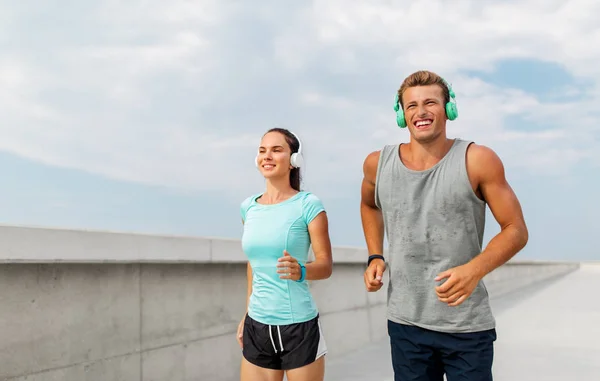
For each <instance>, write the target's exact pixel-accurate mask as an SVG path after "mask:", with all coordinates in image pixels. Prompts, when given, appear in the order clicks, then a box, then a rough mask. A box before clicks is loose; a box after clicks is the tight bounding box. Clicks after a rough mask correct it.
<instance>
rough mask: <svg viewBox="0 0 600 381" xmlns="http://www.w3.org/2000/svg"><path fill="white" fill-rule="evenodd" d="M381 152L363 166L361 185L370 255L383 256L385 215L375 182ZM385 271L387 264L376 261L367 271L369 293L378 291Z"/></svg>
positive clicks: (371, 156)
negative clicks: (379, 206) (382, 211)
mask: <svg viewBox="0 0 600 381" xmlns="http://www.w3.org/2000/svg"><path fill="white" fill-rule="evenodd" d="M379 155H380V152H379V151H376V152H372V153H370V154H369V155H368V156H367V158H366V159H365V161H364V164H363V181H362V185H361V192H360V193H361V201H360V217H361V221H362V227H363V233H364V236H365V241H366V244H367V250H368V252H369V255H373V254H380V255H383V234H384V225H383V215H382V213H381V210H380V209H379V208H378V207H377V205H376V204H375V181H376V177H377V164H378V162H379ZM384 271H385V262H384V261H383V260H381V259H375V260H373V261H372V262H371V264H370V266H369V267H368V268H367V271H365V275H364V277H365V285H366V287H367V290H368V291H377V290H379V289H380V288H381V286H382V285H383V283H382V282H381V277H382V275H383V272H384Z"/></svg>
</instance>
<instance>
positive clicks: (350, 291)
mask: <svg viewBox="0 0 600 381" xmlns="http://www.w3.org/2000/svg"><path fill="white" fill-rule="evenodd" d="M365 258H366V252H365V250H363V249H356V248H344V247H336V248H334V259H335V268H334V273H333V275H332V277H331V278H330V279H329V280H326V281H321V282H314V283H313V284H312V290H313V292H314V295H315V298H316V300H317V303H318V305H319V308H320V311H321V316H322V323H323V329H324V331H325V335H326V339H327V343H328V347H329V350H330V351H329V356H330V358H332V357H336V356H342V355H344V354H346V353H348V352H350V351H353V350H355V349H357V348H360V347H361V346H363V345H365V344H366V343H368V342H371V341H374V340H377V339H380V338H383V337H384V336H385V335H386V331H385V317H384V314H385V289H382V290H380V291H379V292H378V293H374V294H373V293H367V292H366V291H365V289H364V285H363V280H362V274H363V271H364V260H365ZM577 266H578V265H577V264H569V263H536V262H518V261H514V262H511V263H509V264H507V265H505V266H503V267H501V268H500V269H498V270H497V271H495V272H494V273H492V274H490V275H489V276H488V277H487V279H486V282H487V285H488V289H489V291H490V294H491V295H492V298H497V297H500V296H502V295H504V294H506V293H507V292H511V291H514V290H518V289H520V288H522V287H524V286H526V285H528V284H532V283H535V282H540V281H545V280H549V279H551V278H553V277H555V276H558V275H561V274H565V273H567V272H570V271H572V270H575V269H577ZM245 276H246V275H245V263H244V256H243V253H242V252H241V250H240V245H239V241H237V240H224V239H206V238H193V237H167V236H165V237H159V236H150V235H140V234H123V233H110V232H86V231H69V230H60V229H37V228H23V227H11V226H4V227H0V338H1V340H0V380H15V381H16V380H18V381H24V380H27V381H42V380H43V381H48V380H57V381H58V380H60V381H71V380H72V381H82V380H88V381H108V380H110V381H133V380H147V381H191V380H211V381H221V380H236V379H238V377H239V376H238V368H239V361H240V359H241V352H240V348H239V346H238V345H237V342H236V340H235V334H234V333H235V331H236V328H237V325H238V323H239V321H240V319H241V318H242V316H243V313H244V307H245V293H246V279H245Z"/></svg>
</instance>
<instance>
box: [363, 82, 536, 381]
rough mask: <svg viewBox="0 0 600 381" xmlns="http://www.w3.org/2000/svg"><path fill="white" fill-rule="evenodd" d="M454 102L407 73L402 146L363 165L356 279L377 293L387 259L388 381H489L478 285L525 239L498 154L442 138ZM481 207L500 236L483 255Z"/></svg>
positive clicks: (492, 333)
mask: <svg viewBox="0 0 600 381" xmlns="http://www.w3.org/2000/svg"><path fill="white" fill-rule="evenodd" d="M453 100H454V93H453V91H452V89H451V88H450V86H449V85H448V84H447V83H446V82H445V81H444V80H443V79H442V78H441V77H439V76H438V75H437V74H435V73H432V72H429V71H418V72H415V73H413V74H411V75H410V76H408V77H407V78H406V79H405V80H404V82H403V83H402V85H401V87H400V89H399V90H398V94H397V105H396V107H395V109H396V112H397V123H398V125H399V126H400V127H406V128H408V131H409V133H410V140H409V143H405V144H396V145H387V146H385V147H384V148H383V149H382V150H381V151H376V152H372V153H370V154H369V155H368V156H367V158H366V159H365V162H364V167H363V171H364V179H363V183H362V189H361V198H362V200H361V206H360V211H361V219H362V226H363V230H364V235H365V240H366V243H367V248H368V251H369V254H370V255H369V261H368V268H367V270H366V271H365V274H364V281H365V285H366V287H367V290H368V291H370V292H374V291H377V290H379V289H380V288H381V287H382V285H383V280H382V277H383V274H384V272H385V270H386V262H387V264H388V265H389V268H390V272H389V276H390V281H389V285H388V309H387V311H388V312H387V319H388V334H389V336H390V344H391V350H392V363H393V369H394V373H395V380H403V381H408V380H427V381H433V380H436V381H438V380H439V381H442V380H443V376H444V374H446V377H447V380H448V381H455V380H461V381H467V380H473V381H487V380H492V361H493V353H494V349H493V344H494V341H495V340H496V330H495V328H496V327H495V318H494V316H493V314H492V311H491V309H490V304H489V301H488V293H487V290H486V288H485V285H484V283H483V281H482V279H483V277H484V276H485V275H486V274H488V273H489V272H491V271H492V270H494V269H496V268H497V267H499V266H500V265H502V264H504V263H505V262H506V261H508V260H509V259H510V258H511V257H513V256H514V255H515V254H516V253H517V252H519V251H520V250H521V249H522V248H523V247H524V246H525V245H526V243H527V240H528V232H527V227H526V225H525V221H524V219H523V213H522V210H521V206H520V203H519V201H518V199H517V197H516V196H515V194H514V193H513V190H512V189H511V187H510V185H509V184H508V183H507V181H506V178H505V176H504V168H503V164H502V162H501V160H500V159H499V158H498V156H497V155H496V154H495V153H494V151H492V150H491V149H490V148H487V147H485V146H482V145H477V144H475V143H472V142H469V141H465V140H462V139H449V138H447V136H446V120H448V119H449V120H454V119H456V117H457V116H458V111H457V109H456V104H455V103H454V102H453ZM480 128H484V126H480ZM486 205H489V207H490V210H491V211H492V213H493V215H494V217H495V219H496V221H497V222H498V224H499V225H500V228H501V231H500V233H499V234H498V235H496V236H495V237H494V238H493V239H492V240H491V241H490V242H489V244H488V245H487V247H486V248H485V250H483V251H482V241H483V233H484V223H485V208H486ZM384 227H385V232H386V237H387V239H388V246H389V248H388V251H387V253H386V255H385V256H384V255H383V237H384Z"/></svg>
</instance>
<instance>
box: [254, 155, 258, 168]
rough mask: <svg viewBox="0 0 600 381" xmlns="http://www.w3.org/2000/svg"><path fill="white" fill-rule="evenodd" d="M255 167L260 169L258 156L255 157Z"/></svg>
mask: <svg viewBox="0 0 600 381" xmlns="http://www.w3.org/2000/svg"><path fill="white" fill-rule="evenodd" d="M254 165H255V166H256V168H258V155H256V156H255V157H254Z"/></svg>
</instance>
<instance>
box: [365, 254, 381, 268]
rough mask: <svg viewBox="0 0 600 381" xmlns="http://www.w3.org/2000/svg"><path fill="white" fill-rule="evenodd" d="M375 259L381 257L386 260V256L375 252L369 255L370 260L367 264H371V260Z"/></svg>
mask: <svg viewBox="0 0 600 381" xmlns="http://www.w3.org/2000/svg"><path fill="white" fill-rule="evenodd" d="M373 259H381V260H382V261H384V262H385V258H384V257H383V255H381V254H373V255H369V261H368V262H367V266H369V265H370V264H371V261H372V260H373Z"/></svg>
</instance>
